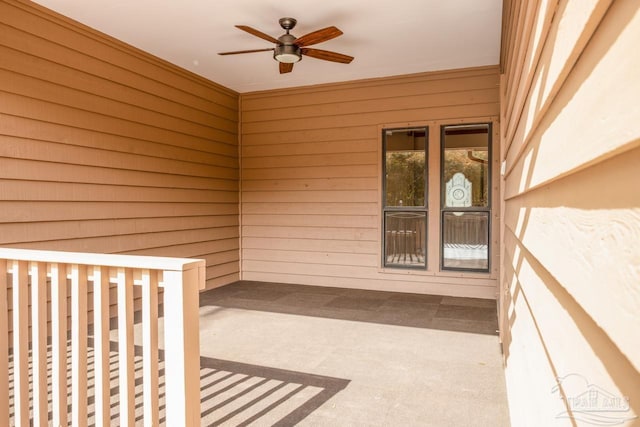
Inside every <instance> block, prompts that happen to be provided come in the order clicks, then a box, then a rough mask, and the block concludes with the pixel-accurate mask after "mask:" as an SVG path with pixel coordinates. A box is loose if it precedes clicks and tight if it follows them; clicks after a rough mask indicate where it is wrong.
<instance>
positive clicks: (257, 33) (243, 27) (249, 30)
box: [236, 25, 280, 44]
mask: <svg viewBox="0 0 640 427" xmlns="http://www.w3.org/2000/svg"><path fill="white" fill-rule="evenodd" d="M236 28H239V29H241V30H242V31H246V32H247V33H249V34H251V35H254V36H256V37H260V38H261V39H263V40H266V41H268V42H271V43H275V44H280V42H279V41H278V39H274V38H273V37H271V36H270V35H268V34H265V33H263V32H262V31H258V30H256V29H255V28H251V27H249V26H247V25H236Z"/></svg>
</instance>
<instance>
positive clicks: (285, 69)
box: [280, 62, 293, 74]
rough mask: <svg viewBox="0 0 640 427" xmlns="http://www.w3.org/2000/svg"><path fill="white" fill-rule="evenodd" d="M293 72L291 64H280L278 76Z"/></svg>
mask: <svg viewBox="0 0 640 427" xmlns="http://www.w3.org/2000/svg"><path fill="white" fill-rule="evenodd" d="M291 71H293V63H292V62H291V63H285V62H280V74H284V73H290V72H291Z"/></svg>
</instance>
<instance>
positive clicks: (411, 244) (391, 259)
mask: <svg viewBox="0 0 640 427" xmlns="http://www.w3.org/2000/svg"><path fill="white" fill-rule="evenodd" d="M426 218H427V215H426V213H425V212H386V213H385V218H384V232H385V245H384V260H385V265H394V266H406V267H421V268H424V267H425V266H426V259H425V253H426V247H425V242H426V239H425V232H426V231H425V230H426V228H425V224H426Z"/></svg>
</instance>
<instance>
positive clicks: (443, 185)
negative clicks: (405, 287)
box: [438, 121, 493, 273]
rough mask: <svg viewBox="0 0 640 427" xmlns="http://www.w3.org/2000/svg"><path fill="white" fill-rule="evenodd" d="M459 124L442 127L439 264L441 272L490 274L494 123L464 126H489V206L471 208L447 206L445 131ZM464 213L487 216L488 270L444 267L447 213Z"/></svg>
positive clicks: (466, 124)
mask: <svg viewBox="0 0 640 427" xmlns="http://www.w3.org/2000/svg"><path fill="white" fill-rule="evenodd" d="M460 125H461V124H458V123H443V124H441V125H440V147H439V149H440V178H439V181H440V215H439V216H440V218H439V224H438V228H439V233H440V242H439V252H440V254H439V258H440V259H439V264H440V271H443V272H444V271H453V272H468V273H490V272H491V256H492V252H491V239H492V233H491V229H492V227H493V224H492V218H491V216H492V209H493V191H492V182H493V179H492V178H493V123H492V122H491V121H487V122H483V121H480V122H474V123H464V124H462V125H463V126H474V125H483V126H484V125H486V126H487V151H488V153H487V206H470V207H447V206H446V182H445V180H444V164H445V163H444V154H445V142H446V135H445V129H446V128H447V127H450V126H460ZM452 212H464V213H484V214H485V215H486V216H487V268H462V267H445V265H444V217H445V213H452Z"/></svg>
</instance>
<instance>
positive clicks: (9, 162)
mask: <svg viewBox="0 0 640 427" xmlns="http://www.w3.org/2000/svg"><path fill="white" fill-rule="evenodd" d="M237 128H238V95H237V94H236V93H235V92H232V91H230V90H227V89H225V88H223V87H221V86H218V85H216V84H214V83H211V82H209V81H207V80H205V79H202V78H199V77H197V76H195V75H193V74H190V73H188V72H186V71H183V70H181V69H179V68H178V67H175V66H172V65H170V64H168V63H166V62H164V61H161V60H159V59H157V58H155V57H153V56H151V55H148V54H146V53H143V52H141V51H139V50H136V49H134V48H132V47H130V46H128V45H125V44H123V43H121V42H118V41H116V40H114V39H112V38H110V37H107V36H105V35H103V34H101V33H98V32H97V31H94V30H92V29H90V28H87V27H85V26H82V25H79V24H78V23H76V22H74V21H71V20H69V19H67V18H64V17H62V16H60V15H57V14H55V13H52V12H51V11H48V10H47V9H45V8H42V7H39V6H37V5H35V4H33V3H31V2H21V1H14V0H6V1H5V0H3V1H2V2H0V246H5V247H21V248H38V249H51V250H65V251H80V252H103V253H126V254H145V255H162V256H178V257H195V258H203V259H205V260H206V262H207V273H206V279H207V286H208V287H214V286H217V285H221V284H226V283H230V282H232V281H234V280H237V279H238V271H239V262H238V258H239V253H238V247H239V230H238V215H239V213H238V187H239V184H238V183H239V169H238V146H237Z"/></svg>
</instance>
